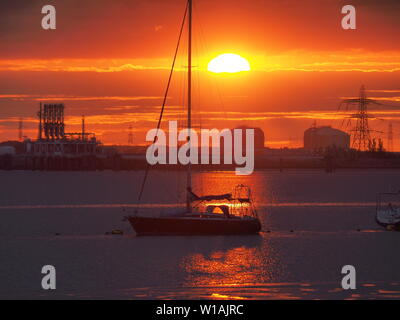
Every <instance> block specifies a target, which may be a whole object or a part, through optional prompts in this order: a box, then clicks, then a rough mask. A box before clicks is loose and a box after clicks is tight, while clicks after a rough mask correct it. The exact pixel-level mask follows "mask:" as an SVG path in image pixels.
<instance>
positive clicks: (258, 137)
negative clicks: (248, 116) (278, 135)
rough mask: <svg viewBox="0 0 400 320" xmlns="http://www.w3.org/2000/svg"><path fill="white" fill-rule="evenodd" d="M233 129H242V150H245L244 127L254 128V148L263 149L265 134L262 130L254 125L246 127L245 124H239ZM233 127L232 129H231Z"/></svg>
mask: <svg viewBox="0 0 400 320" xmlns="http://www.w3.org/2000/svg"><path fill="white" fill-rule="evenodd" d="M235 129H239V130H242V136H243V143H242V144H243V146H242V148H243V150H246V138H245V137H246V129H253V130H254V149H255V150H262V149H264V144H265V134H264V131H263V130H262V129H261V128H254V127H247V126H240V127H236V128H235ZM233 130H234V129H232V131H233ZM232 134H233V132H232Z"/></svg>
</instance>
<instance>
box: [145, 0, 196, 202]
mask: <svg viewBox="0 0 400 320" xmlns="http://www.w3.org/2000/svg"><path fill="white" fill-rule="evenodd" d="M188 7H189V1H188V2H187V4H186V8H185V14H184V15H183V21H182V25H181V29H180V32H179V37H178V43H177V45H176V49H175V54H174V59H173V62H172V66H171V71H170V73H169V77H168V82H167V87H166V89H165V95H164V100H163V104H162V107H161V112H160V117H159V118H158V123H157V130H156V135H155V136H154V139H153V144H152V146H153V147H154V144H155V142H156V141H157V137H158V131H159V130H160V126H161V120H162V117H163V114H164V110H165V104H166V102H167V97H168V92H169V87H170V85H171V80H172V75H173V72H174V68H175V62H176V57H177V56H178V51H179V45H180V42H181V38H182V34H183V29H184V27H185V21H186V16H187V12H188ZM149 170H150V164H149V163H147V167H146V171H145V174H144V177H143V181H142V185H141V187H140V192H139V196H138V202H139V201H140V200H141V199H142V195H143V191H144V187H145V185H146V180H147V176H148V175H149Z"/></svg>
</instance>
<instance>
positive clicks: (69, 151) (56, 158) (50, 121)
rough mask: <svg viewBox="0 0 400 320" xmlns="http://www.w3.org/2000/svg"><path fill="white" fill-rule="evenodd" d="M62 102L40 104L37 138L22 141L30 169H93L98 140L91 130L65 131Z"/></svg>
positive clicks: (83, 124) (83, 121)
mask: <svg viewBox="0 0 400 320" xmlns="http://www.w3.org/2000/svg"><path fill="white" fill-rule="evenodd" d="M64 109H65V107H64V105H63V104H44V105H43V107H42V104H40V110H39V112H38V116H39V130H38V131H39V132H38V139H37V140H29V139H27V140H25V144H26V160H27V161H28V162H30V165H29V166H30V167H32V168H33V169H54V170H57V169H58V170H60V169H61V170H62V169H78V168H82V169H94V168H95V166H96V154H97V153H98V152H99V142H98V141H97V139H96V137H95V135H94V134H93V133H88V132H86V131H85V119H84V118H82V131H81V132H77V133H66V132H65V124H64Z"/></svg>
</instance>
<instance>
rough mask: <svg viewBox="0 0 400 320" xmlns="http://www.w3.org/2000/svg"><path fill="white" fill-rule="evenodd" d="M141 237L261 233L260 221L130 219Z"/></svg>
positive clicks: (170, 218)
mask: <svg viewBox="0 0 400 320" xmlns="http://www.w3.org/2000/svg"><path fill="white" fill-rule="evenodd" d="M128 220H129V222H130V224H131V225H132V227H133V229H134V230H135V231H136V233H137V235H140V236H150V235H151V236H155V235H157V236H161V235H163V236H170V235H185V236H191V235H241V234H257V233H259V232H260V231H261V224H260V221H259V220H258V219H240V218H231V219H215V218H214V219H213V218H186V217H161V218H150V217H128Z"/></svg>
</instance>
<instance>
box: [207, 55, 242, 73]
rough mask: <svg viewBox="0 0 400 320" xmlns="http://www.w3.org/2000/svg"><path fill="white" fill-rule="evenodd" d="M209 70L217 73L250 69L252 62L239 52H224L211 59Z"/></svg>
mask: <svg viewBox="0 0 400 320" xmlns="http://www.w3.org/2000/svg"><path fill="white" fill-rule="evenodd" d="M208 71H210V72H215V73H222V72H227V73H236V72H241V71H250V64H249V62H248V61H247V60H246V59H245V58H243V57H241V56H239V55H238V54H234V53H224V54H221V55H219V56H218V57H216V58H214V59H213V60H211V61H210V63H209V64H208Z"/></svg>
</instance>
